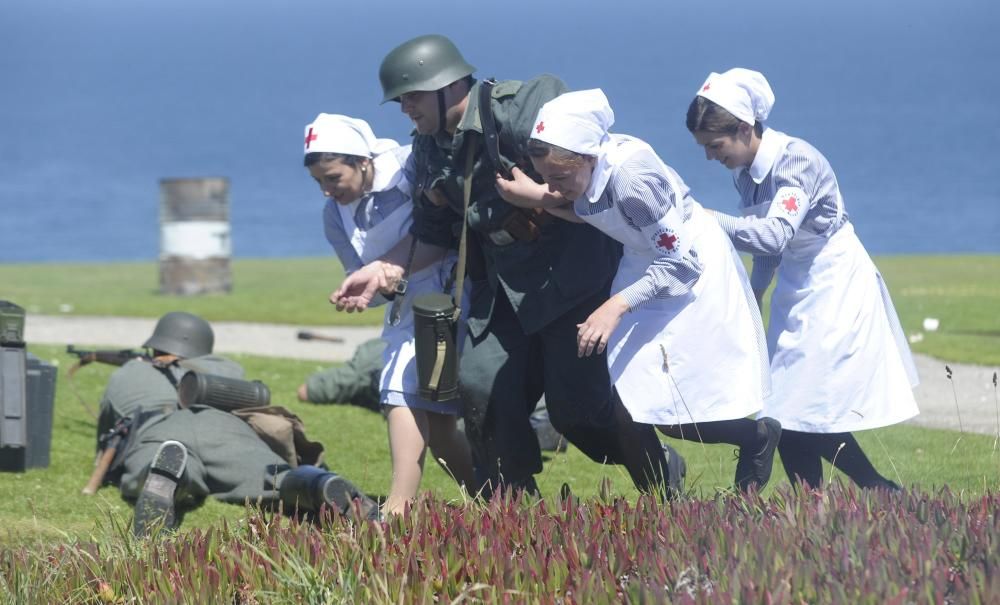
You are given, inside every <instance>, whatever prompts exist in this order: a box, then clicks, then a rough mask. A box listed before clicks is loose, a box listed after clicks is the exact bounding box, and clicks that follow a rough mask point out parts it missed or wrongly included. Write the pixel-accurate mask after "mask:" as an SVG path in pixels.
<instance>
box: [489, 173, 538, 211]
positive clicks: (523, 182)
mask: <svg viewBox="0 0 1000 605" xmlns="http://www.w3.org/2000/svg"><path fill="white" fill-rule="evenodd" d="M511 174H512V175H513V177H514V178H513V179H509V180H508V179H506V178H504V176H503V175H501V174H500V173H499V172H498V173H497V175H496V187H497V192H498V193H499V194H500V197H502V198H503V199H504V201H505V202H507V203H508V204H511V205H513V206H518V207H520V208H541V207H542V201H543V200H544V199H545V197H546V195H547V194H549V188H548V186H547V185H542V184H540V183H536V182H535V181H533V180H531V177H529V176H528V175H527V174H525V173H524V171H522V170H521V169H520V168H518V167H517V166H514V168H513V169H512V170H511Z"/></svg>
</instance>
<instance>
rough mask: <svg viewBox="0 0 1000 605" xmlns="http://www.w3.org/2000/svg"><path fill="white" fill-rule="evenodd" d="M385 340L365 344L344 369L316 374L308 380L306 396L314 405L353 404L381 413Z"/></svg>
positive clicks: (337, 367)
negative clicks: (380, 388) (381, 379)
mask: <svg viewBox="0 0 1000 605" xmlns="http://www.w3.org/2000/svg"><path fill="white" fill-rule="evenodd" d="M385 346H386V345H385V341H384V340H382V339H381V338H373V339H371V340H367V341H365V342H363V343H361V345H360V346H358V348H357V349H356V350H355V351H354V355H353V356H351V359H350V360H349V361H348V362H347V363H345V364H344V365H341V366H335V367H332V368H328V369H326V370H322V371H319V372H316V373H314V374H312V375H310V376H309V378H307V379H306V395H307V397H308V399H309V401H311V402H313V403H349V404H351V405H357V406H360V407H363V408H368V409H369V410H374V411H378V410H379V408H380V401H379V378H380V377H381V374H382V366H383V365H384V362H383V360H382V351H384V350H385Z"/></svg>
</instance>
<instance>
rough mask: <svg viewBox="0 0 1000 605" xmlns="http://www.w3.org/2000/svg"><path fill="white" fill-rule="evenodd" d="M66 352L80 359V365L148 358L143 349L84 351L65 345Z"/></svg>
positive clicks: (116, 364) (118, 363)
mask: <svg viewBox="0 0 1000 605" xmlns="http://www.w3.org/2000/svg"><path fill="white" fill-rule="evenodd" d="M66 352H67V353H69V354H70V355H76V357H77V359H79V360H80V362H79V365H81V366H85V365H87V364H88V363H92V362H95V361H97V362H100V363H106V364H109V365H113V366H123V365H125V364H126V363H127V362H128V361H130V360H132V359H145V360H146V361H149V359H150V357H149V356H148V355H146V352H145V351H134V350H132V349H118V350H113V349H104V350H97V351H85V350H83V349H78V348H76V347H74V346H73V345H67V346H66Z"/></svg>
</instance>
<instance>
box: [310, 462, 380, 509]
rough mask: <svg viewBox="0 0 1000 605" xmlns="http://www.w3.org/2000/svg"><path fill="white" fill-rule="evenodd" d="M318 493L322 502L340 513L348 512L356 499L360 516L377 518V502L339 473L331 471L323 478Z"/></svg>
mask: <svg viewBox="0 0 1000 605" xmlns="http://www.w3.org/2000/svg"><path fill="white" fill-rule="evenodd" d="M319 494H320V497H321V498H322V501H323V503H324V504H326V505H327V506H329V507H331V508H334V509H335V510H337V511H338V512H340V514H342V515H346V514H348V513H349V512H350V510H351V506H352V505H353V504H354V500H355V499H357V500H358V503H359V506H360V511H361V517H362V518H365V519H378V518H379V515H380V513H379V507H378V503H377V502H375V501H374V500H372V499H371V498H369V497H368V496H366V495H364V494H363V493H361V491H360V490H359V489H358V488H357V487H356V486H355V485H354V484H353V483H351V482H350V481H348V480H347V479H345V478H343V477H341V476H340V475H335V474H333V473H331V474H330V477H327V478H325V479H323V480H322V483H321V484H320V486H319Z"/></svg>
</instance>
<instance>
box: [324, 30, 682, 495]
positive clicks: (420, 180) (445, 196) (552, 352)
mask: <svg viewBox="0 0 1000 605" xmlns="http://www.w3.org/2000/svg"><path fill="white" fill-rule="evenodd" d="M473 72H474V68H473V67H472V66H471V65H469V64H468V63H467V62H466V61H465V59H464V58H463V57H462V55H461V53H459V51H458V49H457V48H456V47H455V46H454V44H452V42H451V41H450V40H448V39H447V38H445V37H443V36H437V35H428V36H420V37H417V38H414V39H412V40H409V41H407V42H405V43H403V44H401V45H400V46H398V47H396V48H395V49H393V50H392V51H391V52H390V53H389V54H388V55H387V56H386V57H385V59H384V60H383V61H382V65H381V68H380V71H379V78H380V80H381V83H382V88H383V92H384V99H383V102H388V101H395V102H398V103H399V104H400V108H401V109H402V111H403V112H404V113H405V114H406V115H407V116H408V117H409V118H410V119H411V120H412V121H413V124H414V126H415V128H416V132H417V134H416V136H415V138H414V141H413V155H412V156H411V163H412V165H413V168H414V172H415V174H416V181H415V182H416V183H417V186H418V189H419V191H420V193H419V194H415V196H414V208H415V209H414V223H413V227H412V229H411V232H412V233H413V235H414V237H416V238H417V239H418V240H419V241H420V242H421V244H420V245H421V247H422V246H424V245H425V244H426V245H436V246H440V247H448V246H454V245H455V242H456V240H461V235H460V234H462V233H463V232H465V233H467V239H468V242H469V254H468V259H469V270H468V281H469V282H470V283H471V290H470V291H471V294H470V296H469V309H468V312H469V319H468V337H467V338H466V342H465V346H464V348H463V351H462V357H461V363H460V370H459V379H460V382H461V388H462V394H463V399H464V401H465V406H466V407H465V416H464V417H465V423H466V424H465V426H466V432H467V435H468V436H469V439H470V442H471V443H472V445H473V452H474V456H475V458H476V462H477V465H478V470H479V471H480V475H481V476H480V481H481V484H482V487H483V491H482V493H483V494H484V495H487V496H488V495H489V494H490V493H491V492H492V491H493V490H495V489H497V488H498V487H507V488H514V489H522V490H525V491H529V492H537V491H538V487H537V485H536V483H535V479H534V475H535V474H536V473H538V472H540V471H541V470H542V459H541V452H540V451H539V448H538V441H537V439H536V437H535V435H534V432H533V430H532V427H531V423H530V420H529V416H530V414H531V411H532V410H533V409H534V407H535V403H536V402H537V401H538V399H539V398H540V397H541V396H542V395H543V394H544V396H545V400H546V406H547V408H548V411H549V416H550V419H551V421H552V424H553V426H554V427H555V428H556V429H557V430H558V431H559V432H560V433H562V434H563V435H565V436H566V438H567V439H568V440H569V442H570V443H573V444H574V445H576V446H577V447H578V448H579V449H580V450H581V451H583V452H584V453H585V454H586V455H587V456H589V457H590V458H592V459H594V460H596V461H600V462H611V463H618V464H622V465H624V466H625V468H626V469H627V470H628V472H629V474H630V475H631V477H632V479H633V481H634V482H635V483H636V485H637V486H638V487H639V488H640V489H644V490H660V489H662V488H663V487H664V483H665V481H664V475H665V474H666V476H667V479H668V481H667V483H669V485H670V487H671V488H673V489H675V490H676V489H678V488H679V485H680V471H681V469H682V464H683V463H682V461H681V460H680V458H679V456H677V457H676V458H675V456H674V455H671V461H670V464H669V466H668V464H667V463H666V460H665V458H664V450H663V448H662V446H661V444H660V442H659V440H658V439H657V438H656V435H655V433H654V432H653V431H652V429H651V428H650V427H648V426H643V425H641V424H637V423H636V422H634V421H633V419H632V418H631V417H630V416H629V413H628V411H627V409H626V408H625V407H624V406H622V404H621V402H620V401H619V400H618V398H617V397H616V396H614V394H613V393H612V392H611V388H610V383H609V381H608V376H607V368H606V366H605V363H604V361H603V359H601V358H600V357H577V355H576V354H575V346H574V342H573V335H574V334H575V332H576V324H578V323H580V322H582V321H585V320H586V318H587V317H588V316H589V315H590V314H591V313H592V312H593V311H594V309H596V308H597V307H598V306H599V305H600V304H601V303H602V302H603V301H604V300H606V299H607V296H608V287H609V284H610V282H611V278H612V276H613V273H614V267H615V265H616V264H617V259H618V256H619V254H620V253H619V251H618V246H617V244H616V243H615V242H613V241H612V240H610V239H609V238H607V237H605V236H604V235H603V234H601V233H600V232H598V231H596V230H594V229H593V228H591V227H589V226H587V225H578V224H571V223H568V222H565V221H556V220H546V219H549V218H550V217H548V216H546V215H545V214H544V213H540V212H534V211H522V210H520V209H518V208H515V207H514V206H511V205H510V204H508V203H507V202H505V201H504V200H503V199H501V197H500V195H499V194H498V192H497V190H496V188H495V177H494V175H495V174H496V172H497V171H498V170H501V171H504V172H506V171H508V170H509V169H510V168H511V167H512V166H514V165H515V164H518V163H520V164H521V165H523V166H528V160H527V156H526V154H525V145H526V144H527V140H528V133H529V132H530V130H531V128H532V126H533V119H534V116H535V114H536V113H537V111H538V108H539V107H541V105H542V104H543V103H544V102H546V101H548V100H550V99H552V98H554V97H556V96H557V95H558V94H560V93H562V92H564V91H565V86H564V85H563V83H562V82H561V81H559V80H558V79H556V78H554V77H552V76H540V77H538V78H535V79H532V80H529V81H525V82H520V81H514V80H506V81H500V82H496V83H493V82H484V81H476V80H475V79H474V78H473V77H472V73H473ZM464 185H468V189H467V190H466V191H463V186H464ZM407 265H410V266H412V267H413V268H418V267H420V262H419V259H413V260H412V261H409V262H407V259H406V257H405V255H403V254H400V252H399V250H396V251H393V252H392V253H390V254H387V255H385V256H383V257H382V258H381V259H379V261H378V262H376V263H372V264H371V265H370V266H369V267H367V268H366V269H364V270H362V271H359V272H357V273H356V274H355V275H353V276H351V277H350V278H348V280H347V281H346V282H345V284H344V286H343V287H341V288H340V289H339V290H338V291H337V292H335V293H333V295H332V296H331V301H332V302H334V303H336V304H338V306H342V307H345V308H348V309H351V308H354V309H363V308H364V307H365V306H367V304H368V301H369V300H370V298H371V296H372V294H373V292H374V291H375V289H378V288H380V289H382V290H383V291H384V290H385V289H386V288H391V281H392V278H393V276H396V277H398V276H399V275H400V274H401V273H402V272H403V270H404V268H405V267H406V266H407ZM386 276H388V277H389V279H388V280H386V279H384V278H385V277H386Z"/></svg>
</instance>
